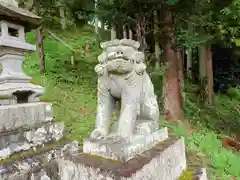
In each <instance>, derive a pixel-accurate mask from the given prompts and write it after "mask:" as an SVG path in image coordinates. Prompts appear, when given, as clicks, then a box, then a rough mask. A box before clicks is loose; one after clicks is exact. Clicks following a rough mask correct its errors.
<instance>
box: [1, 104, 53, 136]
mask: <svg viewBox="0 0 240 180" xmlns="http://www.w3.org/2000/svg"><path fill="white" fill-rule="evenodd" d="M52 119H53V112H52V105H51V104H50V103H45V102H36V103H25V104H13V105H4V106H0V133H1V132H7V131H12V130H16V129H19V128H21V127H24V128H28V127H32V126H34V125H35V124H41V123H46V122H50V121H52Z"/></svg>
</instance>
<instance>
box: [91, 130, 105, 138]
mask: <svg viewBox="0 0 240 180" xmlns="http://www.w3.org/2000/svg"><path fill="white" fill-rule="evenodd" d="M90 137H91V138H92V139H98V140H100V139H104V138H105V137H106V133H104V131H103V130H100V129H94V130H93V132H92V133H91V136H90Z"/></svg>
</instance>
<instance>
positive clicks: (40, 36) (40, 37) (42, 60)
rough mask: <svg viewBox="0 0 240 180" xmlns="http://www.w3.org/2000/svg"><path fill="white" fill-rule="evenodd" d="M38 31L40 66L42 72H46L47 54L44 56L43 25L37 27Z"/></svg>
mask: <svg viewBox="0 0 240 180" xmlns="http://www.w3.org/2000/svg"><path fill="white" fill-rule="evenodd" d="M36 33H37V41H38V53H39V56H40V62H39V68H40V73H44V72H45V56H44V43H43V31H42V26H40V27H38V28H37V30H36Z"/></svg>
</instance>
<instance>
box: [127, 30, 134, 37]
mask: <svg viewBox="0 0 240 180" xmlns="http://www.w3.org/2000/svg"><path fill="white" fill-rule="evenodd" d="M128 34H129V39H133V32H132V29H131V28H129V29H128Z"/></svg>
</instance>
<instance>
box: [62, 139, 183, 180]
mask: <svg viewBox="0 0 240 180" xmlns="http://www.w3.org/2000/svg"><path fill="white" fill-rule="evenodd" d="M58 162H59V165H60V166H59V171H60V172H61V175H62V176H61V180H65V179H68V180H74V179H88V180H99V179H108V180H116V179H119V180H145V179H148V180H177V179H178V178H179V177H180V175H181V174H182V173H183V172H184V170H185V169H186V166H187V163H186V154H185V145H184V139H183V138H181V139H175V138H173V137H170V138H168V139H167V140H165V141H163V142H160V143H158V144H157V145H155V146H154V147H152V148H150V149H149V150H147V151H145V152H143V153H141V154H139V155H137V156H135V157H134V158H133V159H131V160H128V161H126V162H121V161H118V160H112V159H107V158H105V157H101V156H95V155H91V154H80V155H78V156H76V157H73V158H71V159H69V160H67V159H66V158H65V159H61V160H59V161H58ZM103 177H104V178H103Z"/></svg>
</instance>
